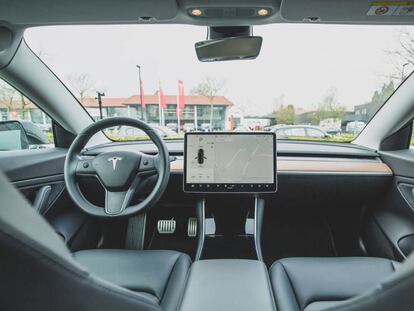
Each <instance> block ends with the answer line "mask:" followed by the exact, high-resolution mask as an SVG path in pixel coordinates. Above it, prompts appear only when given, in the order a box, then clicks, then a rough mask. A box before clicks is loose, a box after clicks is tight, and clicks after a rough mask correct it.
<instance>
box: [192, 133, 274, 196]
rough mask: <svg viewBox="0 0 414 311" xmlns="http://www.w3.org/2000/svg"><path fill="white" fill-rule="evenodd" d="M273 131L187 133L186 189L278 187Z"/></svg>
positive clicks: (229, 190)
mask: <svg viewBox="0 0 414 311" xmlns="http://www.w3.org/2000/svg"><path fill="white" fill-rule="evenodd" d="M275 144H276V139H275V135H274V133H188V134H186V137H185V155H184V156H185V169H184V170H185V172H184V175H185V176H184V179H185V180H184V190H186V191H195V192H232V191H233V192H273V191H275V190H276V152H275V150H276V146H275Z"/></svg>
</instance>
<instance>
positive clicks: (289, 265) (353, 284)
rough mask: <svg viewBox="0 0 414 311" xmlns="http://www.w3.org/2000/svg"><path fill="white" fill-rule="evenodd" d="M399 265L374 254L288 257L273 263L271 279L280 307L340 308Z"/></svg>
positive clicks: (288, 309) (296, 309)
mask: <svg viewBox="0 0 414 311" xmlns="http://www.w3.org/2000/svg"><path fill="white" fill-rule="evenodd" d="M398 265H399V264H398V263H396V262H394V261H391V260H388V259H383V258H372V257H342V258H335V257H334V258H286V259H282V260H279V261H276V262H275V263H274V264H273V265H272V267H271V268H270V280H271V283H272V287H273V292H274V295H275V300H276V305H277V309H278V310H279V311H299V310H305V311H315V310H324V309H327V308H328V309H329V308H333V309H337V308H338V307H339V306H338V303H339V302H342V301H345V300H347V299H350V298H353V297H356V296H358V295H360V294H362V293H364V292H366V291H368V290H370V289H372V288H375V286H376V285H378V284H380V283H381V281H384V280H385V279H387V277H388V276H390V275H391V274H393V273H394V272H395V270H396V268H397V266H398ZM413 308H414V307H413ZM367 310H369V309H367Z"/></svg>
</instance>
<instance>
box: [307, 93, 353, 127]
mask: <svg viewBox="0 0 414 311" xmlns="http://www.w3.org/2000/svg"><path fill="white" fill-rule="evenodd" d="M345 111H346V108H345V107H344V106H342V105H341V104H340V103H339V100H338V90H337V89H336V88H330V89H329V90H328V92H327V94H326V95H325V97H324V99H323V100H322V102H321V103H320V104H319V105H318V109H317V110H316V111H315V114H314V119H315V120H314V122H315V123H318V124H319V122H320V121H321V120H324V119H329V118H332V119H342V117H343V116H344V114H345Z"/></svg>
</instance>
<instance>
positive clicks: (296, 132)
mask: <svg viewBox="0 0 414 311" xmlns="http://www.w3.org/2000/svg"><path fill="white" fill-rule="evenodd" d="M285 135H286V136H288V137H306V133H305V129H304V128H301V127H294V128H290V129H285Z"/></svg>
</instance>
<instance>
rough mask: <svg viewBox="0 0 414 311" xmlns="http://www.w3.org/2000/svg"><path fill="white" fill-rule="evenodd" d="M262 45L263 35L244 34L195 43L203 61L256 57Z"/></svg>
mask: <svg viewBox="0 0 414 311" xmlns="http://www.w3.org/2000/svg"><path fill="white" fill-rule="evenodd" d="M261 47H262V37H258V36H243V37H231V38H222V39H212V40H206V41H200V42H197V43H196V44H195V49H196V53H197V57H198V59H199V60H200V61H201V62H216V61H224V60H242V59H255V58H256V57H257V56H258V55H259V53H260V49H261Z"/></svg>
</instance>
